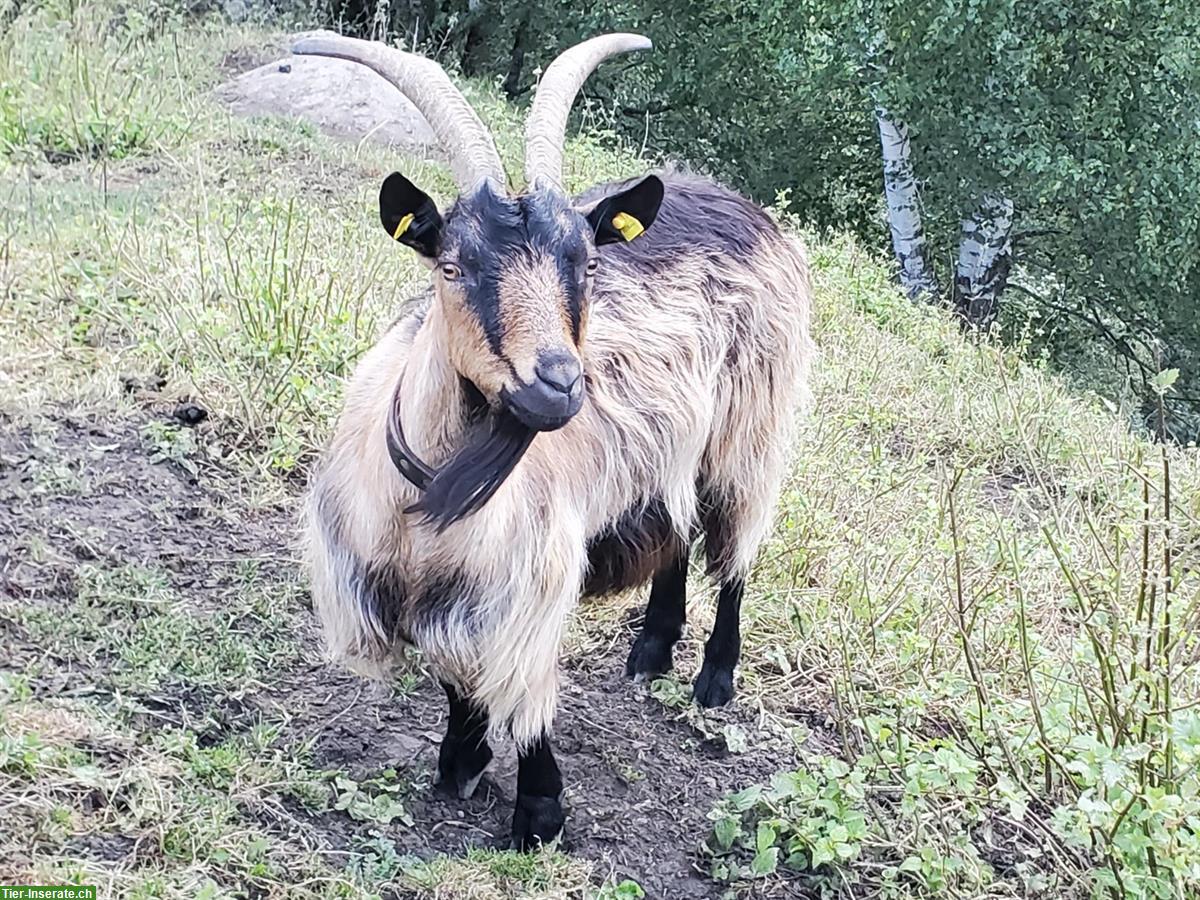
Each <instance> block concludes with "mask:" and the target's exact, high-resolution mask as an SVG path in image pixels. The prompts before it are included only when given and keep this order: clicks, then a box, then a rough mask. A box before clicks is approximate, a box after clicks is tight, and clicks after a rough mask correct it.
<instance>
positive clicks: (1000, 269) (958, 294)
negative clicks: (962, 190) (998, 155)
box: [954, 194, 1013, 329]
mask: <svg viewBox="0 0 1200 900" xmlns="http://www.w3.org/2000/svg"><path fill="white" fill-rule="evenodd" d="M1012 228H1013V202H1012V201H1011V200H1009V199H1008V198H1006V197H1001V196H998V195H994V194H989V195H987V196H985V197H984V198H983V200H982V201H981V202H980V204H979V208H978V209H977V210H976V211H975V213H974V215H972V216H969V217H968V218H965V219H963V220H962V235H961V237H960V239H959V243H958V263H957V265H956V266H955V269H954V306H955V309H956V310H957V311H958V314H959V316H961V317H962V319H963V320H964V321H965V322H967V323H968V324H969V325H972V326H974V327H975V328H979V329H987V328H988V327H990V326H991V324H992V323H993V322H994V321H995V319H996V314H997V313H998V312H999V304H1000V296H1001V294H1002V293H1003V292H1004V289H1005V287H1007V286H1008V274H1009V271H1010V270H1011V268H1012Z"/></svg>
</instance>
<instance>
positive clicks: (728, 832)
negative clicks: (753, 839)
mask: <svg viewBox="0 0 1200 900" xmlns="http://www.w3.org/2000/svg"><path fill="white" fill-rule="evenodd" d="M741 833H742V823H741V822H739V821H738V820H737V819H735V818H734V817H733V816H722V817H721V818H720V819H717V821H716V824H715V825H713V835H714V836H715V837H716V839H717V845H718V846H719V847H720V848H721V849H722V850H728V849H729V848H731V847H732V846H733V842H734V841H736V840H737V839H738V837H739V836H740V835H741Z"/></svg>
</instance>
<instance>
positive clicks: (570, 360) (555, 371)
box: [533, 353, 582, 394]
mask: <svg viewBox="0 0 1200 900" xmlns="http://www.w3.org/2000/svg"><path fill="white" fill-rule="evenodd" d="M533 373H534V374H535V375H537V377H538V380H539V381H543V382H545V383H546V384H547V385H549V386H550V387H552V388H554V390H556V391H559V392H560V393H563V394H569V393H571V390H572V389H573V388H574V387H575V384H576V383H577V382H578V381H579V376H580V375H581V374H582V369H581V368H580V365H579V360H577V359H576V358H575V357H574V356H572V355H571V354H569V353H542V354H539V355H538V361H537V365H535V366H534V367H533Z"/></svg>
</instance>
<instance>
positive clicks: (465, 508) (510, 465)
mask: <svg viewBox="0 0 1200 900" xmlns="http://www.w3.org/2000/svg"><path fill="white" fill-rule="evenodd" d="M536 434H537V432H536V431H534V430H533V429H532V428H529V427H528V426H526V425H522V424H521V423H520V422H518V421H517V419H516V417H515V416H513V414H512V413H510V412H508V411H507V410H504V409H500V410H491V411H489V412H488V414H487V416H485V417H484V419H483V421H482V422H479V423H477V424H476V425H475V426H474V427H472V428H471V430H470V432H468V436H467V442H466V443H465V444H464V445H463V446H462V447H461V448H460V449H459V450H457V451H456V452H455V453H454V455H453V456H451V457H450V459H448V460H447V461H446V463H445V464H444V465H443V466H442V467H441V468H440V469H438V470H437V474H435V475H434V476H433V480H432V481H430V482H429V484H428V485H427V486H426V488H425V494H424V496H423V497H421V499H420V500H418V501H417V502H416V503H415V504H413V506H412V507H411V509H413V510H414V511H417V512H423V513H424V514H425V518H426V520H427V521H430V522H432V523H433V524H434V525H435V526H436V527H437V530H438V532H439V533H441V532H442V531H445V530H446V528H448V527H449V526H451V525H453V524H454V523H455V522H457V521H458V520H459V519H462V518H464V517H466V516H469V515H470V514H471V513H473V512H477V511H478V510H479V509H481V508H482V507H483V505H484V504H485V503H487V502H488V501H489V500H491V499H492V495H494V494H495V493H496V491H498V490H499V489H500V485H502V484H504V482H505V481H506V480H507V479H508V476H509V475H511V474H512V471H513V469H515V468H516V467H517V463H519V462H520V461H521V457H522V456H524V455H525V451H526V450H528V449H529V445H530V444H532V443H533V438H534V436H535V435H536Z"/></svg>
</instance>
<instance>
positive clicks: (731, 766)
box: [0, 417, 792, 900]
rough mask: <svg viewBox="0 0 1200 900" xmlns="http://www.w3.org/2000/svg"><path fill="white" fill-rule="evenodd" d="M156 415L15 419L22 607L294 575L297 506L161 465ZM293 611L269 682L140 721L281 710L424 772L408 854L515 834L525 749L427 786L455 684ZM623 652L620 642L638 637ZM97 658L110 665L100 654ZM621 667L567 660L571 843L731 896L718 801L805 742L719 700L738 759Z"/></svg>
mask: <svg viewBox="0 0 1200 900" xmlns="http://www.w3.org/2000/svg"><path fill="white" fill-rule="evenodd" d="M148 421H149V419H148V418H147V417H142V418H132V419H125V420H119V421H105V422H96V421H87V420H83V419H79V418H72V417H58V418H52V419H47V420H45V421H43V422H41V423H38V424H34V425H29V424H18V423H15V422H13V421H11V420H8V419H5V418H2V417H0V510H4V511H5V512H4V514H3V517H2V518H0V593H2V594H3V595H4V597H5V598H6V599H7V600H8V601H10V602H11V601H13V600H15V601H16V602H17V603H27V604H38V603H42V604H52V603H57V602H61V601H62V600H63V599H64V598H65V597H69V596H70V595H71V593H72V591H73V590H74V589H75V588H74V581H73V578H74V573H75V570H76V569H77V568H78V567H79V566H80V565H81V564H82V563H85V562H89V563H93V564H100V565H112V566H115V565H124V564H127V563H130V562H137V563H142V564H147V565H154V566H157V567H160V568H163V569H165V570H167V571H169V572H171V573H172V580H173V587H174V588H175V589H176V590H178V591H180V592H186V594H187V597H188V600H189V602H193V603H195V604H196V605H198V606H200V607H204V606H213V605H215V604H218V603H219V602H220V598H221V596H222V593H221V591H222V589H223V588H224V587H225V578H226V576H225V575H223V574H222V572H223V571H224V569H223V566H227V565H229V564H233V563H236V562H237V561H238V560H256V561H260V562H261V563H262V564H263V565H266V566H269V567H275V568H276V569H277V574H278V577H279V578H281V579H287V578H294V577H295V573H294V562H293V560H292V556H293V553H292V550H291V546H290V544H291V537H290V536H291V535H292V534H293V533H294V528H293V521H294V516H295V505H294V500H293V501H292V502H289V503H287V504H285V505H283V506H280V507H276V508H265V509H257V508H249V507H247V506H246V505H245V504H244V502H243V501H241V500H240V499H239V498H240V496H241V493H242V492H241V490H239V489H238V485H237V482H236V476H235V474H234V473H232V472H231V471H227V470H223V469H221V468H220V467H202V468H201V469H200V470H199V471H198V472H197V473H193V472H190V471H188V469H187V468H185V467H183V466H181V465H178V464H176V463H173V462H169V461H167V462H163V461H159V462H155V461H154V459H153V457H154V452H153V448H152V447H151V446H149V445H148V443H147V440H146V438H145V436H144V430H145V426H146V423H147V422H148ZM201 434H203V429H202V430H201ZM297 606H298V607H301V606H302V604H301V603H297ZM295 615H296V622H297V632H298V636H297V640H298V642H299V644H300V646H301V648H302V649H301V650H300V652H299V653H298V654H297V655H296V657H295V658H294V659H293V660H292V662H291V663H290V664H289V665H287V666H286V667H284V668H283V670H282V671H279V672H278V673H276V674H277V678H275V679H274V680H273V683H272V684H270V685H269V686H264V685H259V686H246V685H241V684H232V683H231V684H230V685H229V686H228V687H229V692H228V693H229V694H230V695H231V696H223V697H222V696H215V697H214V696H211V695H209V696H205V697H197V696H194V695H191V694H189V692H187V691H186V690H184V689H178V690H176V689H172V692H171V693H170V694H169V695H167V696H156V697H145V698H140V700H139V702H142V703H143V704H144V705H145V707H146V709H147V710H148V712H147V715H148V718H147V720H146V722H145V723H144V726H145V727H146V728H147V729H150V728H154V727H161V725H162V724H163V721H164V720H168V721H178V719H179V717H180V716H181V715H182V716H184V717H185V718H186V717H188V715H189V713H188V712H187V710H189V709H196V708H198V707H200V708H203V711H204V715H203V722H204V725H203V727H202V728H201V732H202V733H201V734H200V735H199V737H198V741H199V742H200V743H201V745H204V744H207V743H211V742H212V741H214V740H216V739H217V737H220V736H221V735H224V734H228V733H233V732H238V731H242V730H246V729H248V728H250V727H251V726H252V725H253V724H254V723H255V722H256V721H261V720H262V718H263V717H264V715H270V714H272V713H280V712H283V711H286V719H287V721H288V722H289V725H288V727H287V730H286V731H285V733H284V735H283V737H282V741H283V742H284V743H285V744H286V745H289V746H294V747H298V746H300V745H301V744H303V743H305V742H307V741H312V742H313V751H312V755H313V762H314V763H315V764H316V765H317V766H318V767H321V768H328V769H338V770H344V771H347V772H348V773H350V774H351V775H352V776H355V777H358V776H362V777H367V776H369V775H370V774H372V773H378V772H379V771H380V770H382V769H385V768H395V769H397V770H398V772H399V773H400V774H401V776H402V777H403V778H405V779H407V780H408V781H409V782H410V783H411V784H412V790H411V792H410V793H409V794H407V795H405V797H404V802H405V804H406V807H407V808H408V812H409V814H410V815H411V817H412V820H413V824H412V825H411V826H408V825H405V824H402V823H401V822H399V821H396V822H393V823H392V824H391V825H388V826H386V827H385V828H384V829H383V831H384V833H385V834H386V836H387V838H389V839H391V840H393V841H395V842H396V844H397V848H398V849H399V850H400V851H401V852H405V853H412V854H416V855H419V856H422V857H428V856H430V855H432V854H435V853H451V854H457V853H461V852H463V851H465V850H466V849H467V848H470V847H502V846H506V842H507V836H508V830H509V822H510V817H511V810H512V805H513V802H514V792H515V787H516V755H515V751H514V749H513V747H512V746H511V745H508V746H502V747H497V748H495V749H496V751H497V755H496V759H495V760H494V761H493V763H492V766H491V768H490V770H489V773H488V775H487V776H485V779H484V781H483V783H482V784H481V786H480V788H479V790H478V791H477V792H476V795H475V796H474V797H473V798H472V799H471V800H469V801H459V800H457V799H453V798H450V797H448V796H446V795H444V794H442V793H441V792H439V791H438V790H436V789H435V788H434V787H432V781H433V773H434V772H435V770H436V760H437V747H438V742H439V741H440V739H441V734H442V730H443V728H444V722H445V715H446V711H445V701H444V698H443V696H442V694H441V691H440V689H439V688H437V686H436V685H434V684H432V683H430V682H429V681H428V680H427V679H423V680H421V681H420V682H418V683H416V684H415V686H412V687H411V689H410V690H409V691H408V692H407V693H398V692H396V691H394V690H392V689H390V688H387V687H385V686H382V685H378V684H374V683H370V682H366V681H362V680H360V679H358V678H356V677H354V676H352V675H350V674H348V673H346V672H343V671H341V670H340V669H334V668H330V667H328V666H326V665H324V664H323V663H322V662H320V660H319V655H318V653H317V651H316V646H317V637H316V634H315V632H314V629H313V627H312V623H311V620H310V619H309V617H308V614H307V612H306V611H305V610H304V609H303V608H297V609H296V610H295ZM0 633H3V638H4V641H5V646H6V647H9V648H11V650H12V652H11V653H10V654H6V658H5V660H4V663H3V664H4V666H5V667H16V668H17V669H18V670H19V669H21V668H22V667H23V666H25V665H27V664H31V663H32V662H33V661H34V660H38V659H44V654H43V652H42V651H41V649H40V648H38V647H37V646H36V645H34V644H33V643H32V642H31V641H30V640H29V639H28V638H27V636H25V635H24V634H22V632H21V630H20V628H19V626H14V625H13V623H12V622H10V621H9V620H8V619H7V617H5V616H4V615H3V610H2V607H0ZM615 646H616V647H617V648H619V652H621V653H623V651H624V647H625V646H626V643H625V641H624V640H617V641H616V642H615ZM95 665H96V666H97V669H96V670H95V673H96V674H100V670H101V668H102V667H103V666H104V661H103V660H98V661H96V662H95ZM622 669H623V658H620V657H618V656H616V655H614V656H612V657H609V658H599V659H596V658H589V659H587V660H580V661H576V662H574V663H568V664H567V665H566V666H565V671H564V684H563V692H562V707H561V712H560V716H559V720H558V728H557V732H556V736H555V741H556V748H557V756H558V759H559V763H560V765H561V767H562V770H563V776H564V781H565V783H566V785H567V808H568V831H567V836H566V840H567V844H566V848H567V850H568V852H570V853H572V854H575V855H578V856H581V857H585V858H587V859H591V860H595V861H596V862H597V863H598V865H597V867H596V868H597V872H598V873H599V874H600V876H602V877H605V876H608V875H613V876H615V877H616V878H617V879H618V880H620V879H623V878H632V879H634V880H636V881H637V882H638V883H640V884H641V885H642V886H643V887H644V888H645V889H646V891H647V894H648V896H650V897H654V898H664V900H674V898H679V900H691V898H703V897H716V896H720V895H721V894H722V892H723V888H721V887H720V886H718V885H716V884H714V883H713V882H712V881H711V880H709V879H708V878H707V876H706V875H705V874H704V869H705V863H704V858H703V854H702V852H701V850H700V843H701V841H703V839H704V838H705V837H706V836H707V835H708V833H709V825H708V822H707V820H706V813H707V812H708V810H709V809H710V808H711V807H712V804H713V803H714V802H715V801H716V800H717V799H718V798H720V797H721V796H723V795H724V794H726V793H727V792H729V791H731V790H735V789H737V788H740V787H744V786H746V785H749V784H751V783H754V782H758V781H762V780H764V779H766V778H768V777H769V775H770V773H772V772H774V771H776V770H778V769H779V768H781V767H784V766H786V765H788V764H789V763H790V762H791V760H792V751H791V750H790V748H789V747H788V746H787V745H786V742H784V741H782V740H781V739H780V738H778V737H777V736H775V735H773V734H770V733H768V732H766V731H764V730H762V729H760V728H759V727H758V726H757V723H756V721H755V717H754V716H752V715H751V714H750V712H748V711H746V710H741V709H733V710H730V711H728V712H725V713H722V714H721V717H720V718H719V719H718V720H717V728H718V729H719V728H720V726H721V724H722V723H733V724H736V725H737V726H738V727H739V728H740V729H741V730H742V733H743V734H745V736H746V738H747V740H748V744H749V747H750V749H749V750H747V751H746V752H743V753H736V754H735V753H730V752H729V751H728V750H727V749H726V748H725V747H724V745H723V743H722V742H721V741H720V740H710V739H707V738H705V736H704V735H702V734H701V733H699V732H698V731H697V730H696V729H695V728H693V727H692V726H691V725H689V724H688V723H687V722H686V721H683V717H682V714H681V713H679V712H676V711H672V710H669V709H667V708H665V707H664V706H663V705H661V704H660V703H659V702H658V701H657V700H655V699H653V698H652V697H651V696H649V694H648V692H647V689H646V688H645V687H641V686H635V685H633V684H631V683H629V682H628V681H627V680H626V679H625V677H624V675H623V671H622ZM81 674H82V675H83V679H84V680H87V676H86V671H85V672H84V673H81V672H80V670H79V669H78V668H75V669H74V673H73V677H72V678H71V679H61V678H56V677H54V676H53V674H51V675H50V676H48V677H41V678H39V679H37V680H36V681H35V683H34V685H33V688H34V690H35V691H36V692H37V693H38V694H39V695H49V694H59V693H61V692H64V691H67V690H71V689H73V688H71V687H70V685H74V686H75V687H78V685H79V682H80V680H81ZM193 724H195V723H194V722H193ZM210 731H211V732H213V733H212V734H210V733H208V732H210ZM292 811H293V812H294V814H295V815H296V817H297V818H300V817H303V819H304V821H305V823H306V824H308V825H310V826H311V827H312V829H313V831H314V832H315V833H316V834H317V835H319V837H320V839H321V840H322V841H323V842H325V843H326V844H327V845H328V847H330V848H332V849H335V850H345V849H348V848H350V847H351V846H352V844H353V843H354V840H355V838H357V837H364V836H366V835H368V834H369V833H370V832H371V831H372V830H376V831H378V830H379V829H380V826H379V825H378V824H374V823H365V822H358V821H354V820H352V819H351V818H350V817H349V816H348V815H347V814H346V813H343V812H338V811H328V812H324V813H308V812H304V811H303V810H300V809H299V808H298V807H296V808H294V809H292ZM109 837H110V836H104V837H99V836H98V837H93V838H89V839H86V840H83V842H82V843H79V844H78V845H77V846H73V847H72V848H71V849H72V850H73V851H74V852H77V853H79V854H80V855H83V856H90V857H95V858H101V859H119V858H123V857H125V856H126V855H127V854H128V852H129V846H127V844H128V842H129V839H127V838H125V837H124V836H120V835H114V836H111V840H110V839H108V838H109ZM89 841H90V843H89ZM791 887H792V886H789V885H788V884H786V883H782V882H774V883H773V884H772V885H771V886H770V887H769V888H768V890H770V891H773V892H775V893H768V894H764V895H763V896H787V895H788V894H787V891H789V889H791Z"/></svg>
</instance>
